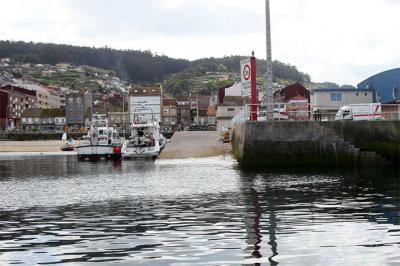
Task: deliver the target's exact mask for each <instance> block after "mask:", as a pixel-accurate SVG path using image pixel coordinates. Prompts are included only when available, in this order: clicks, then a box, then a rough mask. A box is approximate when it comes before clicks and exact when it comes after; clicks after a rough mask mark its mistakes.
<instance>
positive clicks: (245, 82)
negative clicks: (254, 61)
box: [240, 58, 251, 96]
mask: <svg viewBox="0 0 400 266" xmlns="http://www.w3.org/2000/svg"><path fill="white" fill-rule="evenodd" d="M240 70H241V71H240V72H241V77H242V96H249V95H250V91H251V60H250V58H247V59H245V60H243V61H241V62H240Z"/></svg>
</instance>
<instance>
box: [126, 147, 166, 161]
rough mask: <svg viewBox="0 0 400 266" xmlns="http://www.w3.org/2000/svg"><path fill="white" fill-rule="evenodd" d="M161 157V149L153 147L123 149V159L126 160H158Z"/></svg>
mask: <svg viewBox="0 0 400 266" xmlns="http://www.w3.org/2000/svg"><path fill="white" fill-rule="evenodd" d="M158 155H160V149H159V148H158V149H157V147H154V146H151V147H123V148H122V158H124V159H141V158H142V159H156V158H157V157H158Z"/></svg>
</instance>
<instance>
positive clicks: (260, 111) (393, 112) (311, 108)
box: [232, 103, 400, 125]
mask: <svg viewBox="0 0 400 266" xmlns="http://www.w3.org/2000/svg"><path fill="white" fill-rule="evenodd" d="M282 105H283V106H285V107H284V108H280V107H281V106H282ZM356 105H357V106H364V107H367V106H368V107H370V104H365V105H363V104H356ZM252 106H254V105H253V104H248V105H246V108H244V110H242V111H241V112H240V113H239V114H237V115H236V116H235V117H234V118H233V119H232V124H233V125H236V124H238V123H242V122H244V121H250V120H251V117H252V115H253V114H254V112H253V111H252V108H251V107H252ZM256 106H257V111H256V112H257V121H266V120H267V119H266V118H267V114H266V112H267V108H266V105H260V104H256ZM274 107H277V108H274V120H275V121H279V120H282V121H317V122H324V121H335V118H336V115H337V113H338V108H337V107H334V106H320V105H312V104H304V105H294V106H290V105H289V106H287V103H275V104H274ZM362 116H364V119H363V120H384V121H400V105H397V104H381V105H380V108H379V112H378V115H377V113H376V111H375V110H373V109H371V108H369V109H368V111H367V112H363V113H362ZM343 120H352V119H343Z"/></svg>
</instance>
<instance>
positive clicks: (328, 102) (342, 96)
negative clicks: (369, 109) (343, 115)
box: [311, 89, 373, 120]
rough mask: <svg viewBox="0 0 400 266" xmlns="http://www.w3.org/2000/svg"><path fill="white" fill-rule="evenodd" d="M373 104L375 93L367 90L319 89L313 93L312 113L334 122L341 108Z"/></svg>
mask: <svg viewBox="0 0 400 266" xmlns="http://www.w3.org/2000/svg"><path fill="white" fill-rule="evenodd" d="M372 102H373V91H372V90H369V89H366V90H361V89H317V90H314V91H312V93H311V105H312V109H313V110H312V111H313V112H314V114H315V113H317V114H319V115H321V119H322V120H334V119H335V115H336V113H337V111H338V110H339V108H340V107H342V106H344V105H349V104H362V103H372Z"/></svg>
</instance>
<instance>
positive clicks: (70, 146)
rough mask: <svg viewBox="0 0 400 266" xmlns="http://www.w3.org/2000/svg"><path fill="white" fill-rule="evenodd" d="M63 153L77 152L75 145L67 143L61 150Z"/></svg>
mask: <svg viewBox="0 0 400 266" xmlns="http://www.w3.org/2000/svg"><path fill="white" fill-rule="evenodd" d="M60 149H61V150H62V151H74V150H75V145H73V144H70V143H66V144H65V145H64V146H62V147H61V148H60Z"/></svg>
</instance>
